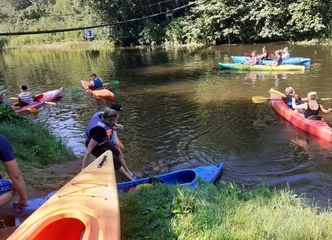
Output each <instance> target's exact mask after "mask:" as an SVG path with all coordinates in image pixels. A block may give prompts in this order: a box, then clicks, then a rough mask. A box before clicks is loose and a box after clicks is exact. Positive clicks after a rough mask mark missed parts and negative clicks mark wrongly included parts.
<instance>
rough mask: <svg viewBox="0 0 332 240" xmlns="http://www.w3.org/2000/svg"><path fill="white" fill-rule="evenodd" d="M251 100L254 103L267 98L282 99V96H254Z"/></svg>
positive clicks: (261, 101)
mask: <svg viewBox="0 0 332 240" xmlns="http://www.w3.org/2000/svg"><path fill="white" fill-rule="evenodd" d="M251 100H252V101H253V102H254V103H264V102H266V101H267V100H281V97H263V96H253V97H252V98H251Z"/></svg>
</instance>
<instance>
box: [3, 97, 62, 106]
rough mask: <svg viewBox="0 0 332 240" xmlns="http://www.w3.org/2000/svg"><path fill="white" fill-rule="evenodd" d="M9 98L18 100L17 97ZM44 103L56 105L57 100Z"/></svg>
mask: <svg viewBox="0 0 332 240" xmlns="http://www.w3.org/2000/svg"><path fill="white" fill-rule="evenodd" d="M9 99H11V100H17V99H18V98H17V97H10V98H9ZM43 103H46V104H50V105H56V103H55V102H43Z"/></svg>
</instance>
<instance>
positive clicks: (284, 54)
mask: <svg viewBox="0 0 332 240" xmlns="http://www.w3.org/2000/svg"><path fill="white" fill-rule="evenodd" d="M281 57H282V60H287V59H288V58H290V53H289V50H288V47H285V48H284V49H283V50H282V56H281Z"/></svg>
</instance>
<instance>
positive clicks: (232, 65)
mask: <svg viewBox="0 0 332 240" xmlns="http://www.w3.org/2000/svg"><path fill="white" fill-rule="evenodd" d="M219 66H220V67H222V68H225V69H234V70H246V71H269V72H271V71H302V72H304V70H305V66H302V65H287V64H285V65H279V66H276V67H275V66H270V65H248V64H242V63H222V62H219Z"/></svg>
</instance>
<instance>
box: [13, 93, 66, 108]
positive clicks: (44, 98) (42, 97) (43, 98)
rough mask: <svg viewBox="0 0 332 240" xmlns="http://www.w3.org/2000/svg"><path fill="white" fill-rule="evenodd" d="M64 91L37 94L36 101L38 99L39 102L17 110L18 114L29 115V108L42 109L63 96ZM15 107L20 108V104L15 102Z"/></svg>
mask: <svg viewBox="0 0 332 240" xmlns="http://www.w3.org/2000/svg"><path fill="white" fill-rule="evenodd" d="M62 91H63V87H61V88H58V89H55V90H52V91H48V92H44V93H39V94H37V95H36V96H35V97H36V99H38V100H37V101H35V102H33V103H31V104H29V105H27V106H24V107H21V108H19V109H17V110H15V112H16V113H27V112H29V110H28V108H40V107H41V106H43V105H44V104H45V102H51V101H53V100H54V99H56V98H58V97H60V96H61V94H62ZM12 106H13V107H17V106H19V103H18V102H15V103H13V104H12Z"/></svg>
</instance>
